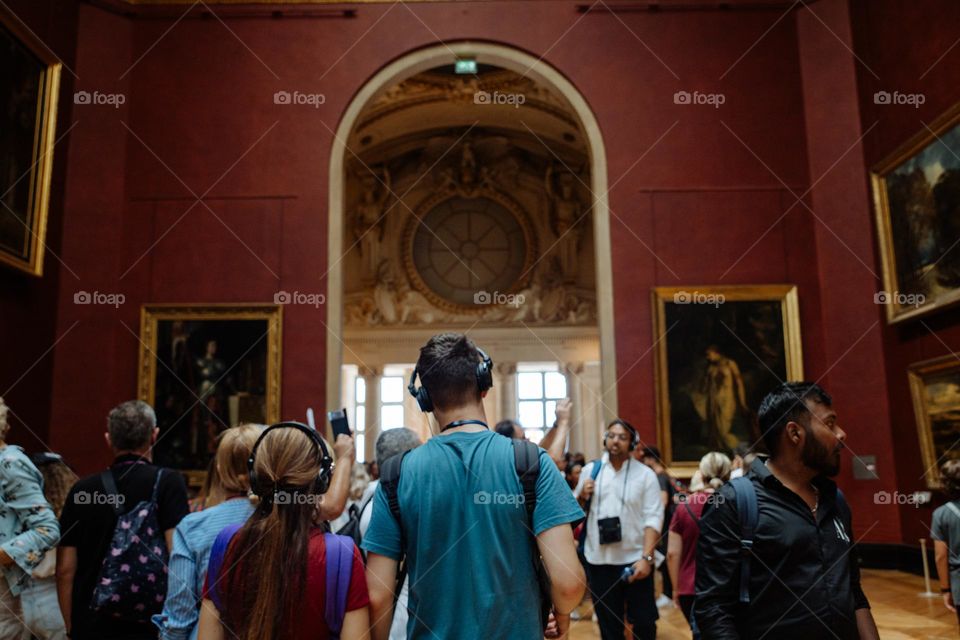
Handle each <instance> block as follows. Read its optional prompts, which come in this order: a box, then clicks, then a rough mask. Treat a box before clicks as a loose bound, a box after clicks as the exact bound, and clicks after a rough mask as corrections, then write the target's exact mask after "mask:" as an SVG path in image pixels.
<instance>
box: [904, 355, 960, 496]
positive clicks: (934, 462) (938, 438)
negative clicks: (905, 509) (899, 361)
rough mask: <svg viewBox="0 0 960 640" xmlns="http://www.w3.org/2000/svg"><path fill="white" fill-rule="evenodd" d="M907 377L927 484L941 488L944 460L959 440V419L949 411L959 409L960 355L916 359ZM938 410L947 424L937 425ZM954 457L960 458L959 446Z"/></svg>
mask: <svg viewBox="0 0 960 640" xmlns="http://www.w3.org/2000/svg"><path fill="white" fill-rule="evenodd" d="M907 378H908V380H909V382H910V397H911V399H912V400H913V412H914V415H915V416H916V420H917V437H918V438H919V440H920V457H921V460H922V461H923V467H924V474H923V476H924V478H925V479H926V483H927V487H928V488H930V489H939V488H941V486H942V483H941V480H940V465H941V460H942V459H945V456H946V453H947V452H948V451H950V450H951V449H952V448H954V447H955V445H957V444H958V440H960V436H958V433H960V432H958V431H957V424H960V420H958V421H957V423H956V424H955V423H953V422H951V421H950V415H951V414H953V413H955V412H954V411H953V410H952V407H954V406H955V407H956V408H957V409H960V359H958V358H957V357H956V356H955V355H952V354H951V355H946V356H941V357H939V358H933V359H930V360H924V361H922V362H916V363H914V364H912V365H910V367H909V368H908V369H907ZM954 391H956V392H957V394H958V396H957V400H958V402H957V403H953V402H952V400H953V398H952V394H953V392H954ZM938 414H940V415H941V416H942V417H941V419H940V420H938V421H939V422H942V423H944V424H941V425H940V426H938V427H936V428H935V425H934V422H935V420H934V417H935V416H937V415H938ZM944 444H946V446H943V445H944ZM941 450H943V451H942V452H941ZM954 457H956V458H960V450H958V451H957V452H956V455H955V456H954Z"/></svg>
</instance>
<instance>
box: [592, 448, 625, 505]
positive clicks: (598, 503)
mask: <svg viewBox="0 0 960 640" xmlns="http://www.w3.org/2000/svg"><path fill="white" fill-rule="evenodd" d="M623 464H625V465H626V467H627V470H626V472H625V473H624V474H623V492H622V493H621V494H620V513H623V506H624V505H625V504H626V499H627V478H629V477H630V459H629V458H627V460H626V461H624V463H623ZM610 468H611V469H613V465H612V464H611V465H610ZM602 471H603V470H602V469H601V472H602ZM613 472H614V473H616V472H617V470H616V469H614V470H613ZM599 480H600V482H598V483H597V517H598V518H599V517H600V502H601V501H602V500H603V493H602V492H601V491H600V485H601V484H602V483H603V478H602V477H601V478H599Z"/></svg>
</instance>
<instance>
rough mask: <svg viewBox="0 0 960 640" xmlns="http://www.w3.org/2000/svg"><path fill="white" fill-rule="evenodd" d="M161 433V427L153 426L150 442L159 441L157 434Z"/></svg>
mask: <svg viewBox="0 0 960 640" xmlns="http://www.w3.org/2000/svg"><path fill="white" fill-rule="evenodd" d="M158 435H160V427H154V428H153V434H152V435H151V436H150V444H156V443H157V436H158Z"/></svg>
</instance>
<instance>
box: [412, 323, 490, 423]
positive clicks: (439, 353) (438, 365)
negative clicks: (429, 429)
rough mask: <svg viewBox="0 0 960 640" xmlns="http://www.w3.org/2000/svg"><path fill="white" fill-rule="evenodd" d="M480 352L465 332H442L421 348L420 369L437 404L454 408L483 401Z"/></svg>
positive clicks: (428, 390) (422, 378)
mask: <svg viewBox="0 0 960 640" xmlns="http://www.w3.org/2000/svg"><path fill="white" fill-rule="evenodd" d="M478 364H480V352H479V351H477V347H476V345H475V344H473V341H472V340H471V339H470V338H468V337H467V336H465V335H463V334H462V333H441V334H439V335H436V336H433V337H432V338H430V340H428V341H427V344H425V345H423V346H422V347H421V348H420V359H419V360H417V372H418V374H419V376H420V383H421V384H422V385H423V386H424V387H425V388H426V390H427V393H428V394H429V395H430V400H431V401H432V402H433V406H434V407H436V408H438V409H452V408H456V407H459V406H463V405H464V404H466V403H468V402H470V401H479V400H480V387H479V385H478V384H477V365H478Z"/></svg>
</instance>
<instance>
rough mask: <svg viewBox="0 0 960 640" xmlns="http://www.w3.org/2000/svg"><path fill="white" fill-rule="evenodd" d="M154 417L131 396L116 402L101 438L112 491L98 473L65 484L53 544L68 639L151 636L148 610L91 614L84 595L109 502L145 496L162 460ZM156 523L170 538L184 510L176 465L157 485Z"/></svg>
mask: <svg viewBox="0 0 960 640" xmlns="http://www.w3.org/2000/svg"><path fill="white" fill-rule="evenodd" d="M156 425H157V419H156V416H155V415H154V412H153V409H152V408H151V407H150V405H148V404H147V403H145V402H142V401H140V400H131V401H129V402H124V403H123V404H120V405H119V406H117V407H116V408H114V409H113V410H112V411H111V412H110V415H109V417H108V418H107V433H106V440H107V444H108V445H109V446H110V448H111V449H112V450H113V453H114V456H115V457H114V460H113V464H111V465H110V471H111V473H112V475H113V479H114V483H115V484H116V486H117V492H118V494H117V495H111V494H110V493H108V492H107V490H106V488H105V487H104V485H103V480H102V479H101V477H100V474H99V473H98V474H95V475H92V476H88V477H86V478H83V479H81V480H79V481H78V482H77V483H76V484H75V485H74V486H73V488H72V489H71V490H70V493H69V495H68V496H67V500H66V502H65V503H64V505H63V512H62V514H61V516H60V531H61V534H60V535H61V537H60V546H59V548H58V549H57V595H58V598H59V601H60V609H61V611H62V612H63V617H64V621H65V622H66V627H67V631H68V633H69V634H70V637H71V639H72V640H120V639H121V638H123V639H124V640H141V639H144V640H145V639H148V638H150V639H154V638H156V637H157V629H156V627H154V626H153V624H152V623H150V621H149V619H148V618H147V617H145V618H144V620H143V621H142V622H130V621H118V620H115V619H113V618H104V617H102V616H98V615H96V614H95V613H94V612H93V611H92V610H91V609H90V601H91V598H92V597H93V592H94V588H95V587H96V581H97V577H98V575H99V573H100V567H101V565H102V564H103V560H104V557H105V556H106V554H107V550H108V548H109V546H110V541H111V538H112V536H113V530H114V528H115V527H116V525H117V516H116V513H115V512H114V506H113V505H114V504H118V505H119V506H120V510H121V512H124V513H125V512H126V511H128V510H130V509H132V508H133V507H134V506H135V505H137V504H138V503H139V502H142V501H144V500H149V499H150V498H151V495H152V493H153V486H154V483H155V481H156V479H157V474H158V473H159V472H160V468H159V467H156V466H154V465H153V464H152V463H151V447H152V446H153V443H154V442H155V441H156V439H157V431H158V430H157V426H156ZM157 505H158V517H159V520H160V528H161V529H162V530H163V532H164V537H165V538H166V541H167V549H168V550H169V549H170V548H171V547H172V546H173V530H174V529H175V528H176V526H177V524H178V523H179V522H180V520H181V519H182V518H183V517H184V516H185V515H187V513H189V510H190V509H189V506H188V504H187V488H186V484H185V483H184V481H183V476H182V475H180V473H178V472H175V471H171V470H169V469H166V470H164V471H163V475H162V476H161V478H160V484H159V486H158V489H157Z"/></svg>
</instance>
